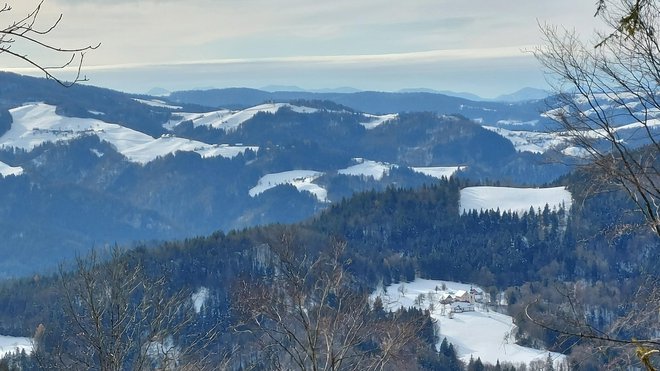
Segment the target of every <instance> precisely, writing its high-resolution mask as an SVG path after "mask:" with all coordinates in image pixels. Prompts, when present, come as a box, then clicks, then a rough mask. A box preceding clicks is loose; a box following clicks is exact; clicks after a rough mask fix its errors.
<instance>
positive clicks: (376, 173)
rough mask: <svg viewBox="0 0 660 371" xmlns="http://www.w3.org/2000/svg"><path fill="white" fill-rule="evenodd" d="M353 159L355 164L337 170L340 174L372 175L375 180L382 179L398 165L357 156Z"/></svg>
mask: <svg viewBox="0 0 660 371" xmlns="http://www.w3.org/2000/svg"><path fill="white" fill-rule="evenodd" d="M353 161H355V162H356V164H355V165H352V166H349V167H347V168H345V169H340V170H337V173H338V174H343V175H352V176H364V177H372V178H374V179H375V180H381V179H383V177H384V176H385V175H387V174H389V172H390V170H392V168H393V167H395V166H396V165H392V164H388V163H385V162H378V161H371V160H365V159H363V158H355V159H353Z"/></svg>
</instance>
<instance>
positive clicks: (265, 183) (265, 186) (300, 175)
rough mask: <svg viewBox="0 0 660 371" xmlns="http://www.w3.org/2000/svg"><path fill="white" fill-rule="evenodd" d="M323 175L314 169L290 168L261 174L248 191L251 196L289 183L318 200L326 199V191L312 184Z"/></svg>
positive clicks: (325, 200) (324, 200)
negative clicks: (255, 183)
mask: <svg viewBox="0 0 660 371" xmlns="http://www.w3.org/2000/svg"><path fill="white" fill-rule="evenodd" d="M321 175H323V173H322V172H319V171H315V170H290V171H284V172H281V173H273V174H266V175H264V176H262V177H261V178H260V179H259V181H258V182H257V185H256V186H254V187H252V188H251V189H250V191H249V194H250V196H251V197H255V196H257V195H259V194H261V193H263V192H265V191H267V190H269V189H271V188H275V187H277V186H278V185H282V184H290V185H292V186H294V187H296V189H298V190H299V191H301V192H309V193H311V194H313V195H314V196H315V197H316V198H317V199H318V200H319V201H320V202H327V201H328V191H327V190H325V189H324V188H323V187H321V186H319V185H317V184H314V183H313V181H314V180H315V179H317V178H318V177H320V176H321Z"/></svg>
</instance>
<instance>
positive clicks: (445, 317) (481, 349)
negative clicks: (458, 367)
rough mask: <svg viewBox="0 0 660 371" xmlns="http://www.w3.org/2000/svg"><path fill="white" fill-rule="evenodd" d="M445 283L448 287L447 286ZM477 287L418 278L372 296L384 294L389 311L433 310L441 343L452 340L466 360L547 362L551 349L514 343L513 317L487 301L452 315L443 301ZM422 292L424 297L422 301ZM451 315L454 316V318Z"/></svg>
mask: <svg viewBox="0 0 660 371" xmlns="http://www.w3.org/2000/svg"><path fill="white" fill-rule="evenodd" d="M443 286H444V287H445V288H444V289H443ZM472 289H475V290H477V291H480V292H483V290H481V289H480V288H477V287H476V286H474V285H470V284H464V283H457V282H450V281H437V280H425V279H420V278H418V279H416V280H415V281H413V282H408V283H398V284H392V285H390V286H388V287H387V288H385V289H383V288H381V289H379V290H376V292H374V293H373V294H372V295H371V299H372V300H374V299H375V298H376V297H377V296H380V297H381V299H382V301H383V306H384V307H385V310H392V311H396V310H397V309H399V308H400V307H401V306H403V307H417V308H422V309H428V310H430V309H431V305H430V304H431V303H433V306H432V309H433V310H432V311H431V317H433V318H434V319H436V320H437V321H438V324H439V332H440V334H439V343H438V344H437V345H436V346H437V347H438V348H439V347H440V344H441V343H442V339H444V338H447V341H449V342H450V343H452V344H453V345H454V347H455V349H456V351H457V355H458V356H459V358H461V360H463V361H465V362H466V363H467V362H468V361H469V360H470V357H473V358H474V359H477V358H481V361H482V362H488V363H491V364H496V363H497V361H498V360H499V361H500V362H511V363H513V364H520V363H524V364H529V363H530V362H532V361H538V360H541V361H545V360H546V359H547V357H548V353H549V352H548V351H547V350H538V349H532V348H526V347H523V346H520V345H517V344H515V343H514V338H515V336H514V333H515V331H516V326H515V325H514V324H513V319H512V318H511V317H510V316H507V315H505V314H501V313H497V312H494V311H491V310H488V309H487V306H486V305H485V303H484V302H483V301H485V300H486V299H482V300H481V301H482V302H481V303H480V302H479V301H480V300H475V303H474V308H475V310H474V311H472V312H463V313H452V315H451V316H450V315H449V312H450V307H449V306H448V305H447V306H445V305H443V304H441V303H440V300H441V299H442V298H443V297H446V296H447V295H456V294H457V293H459V292H461V291H463V292H470V290H472ZM420 295H421V297H422V298H423V300H421V301H420V299H419V298H420ZM450 317H451V318H450ZM549 354H550V356H551V357H552V358H553V359H554V360H555V364H556V365H559V364H560V363H562V362H564V361H565V356H563V355H562V354H559V353H552V352H550V353H549Z"/></svg>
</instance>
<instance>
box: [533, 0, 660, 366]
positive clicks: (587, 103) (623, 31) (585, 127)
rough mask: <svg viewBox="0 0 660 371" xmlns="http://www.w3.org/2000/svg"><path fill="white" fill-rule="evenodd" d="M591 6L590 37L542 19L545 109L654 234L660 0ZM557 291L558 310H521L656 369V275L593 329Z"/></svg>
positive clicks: (658, 214)
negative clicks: (600, 28) (600, 26)
mask: <svg viewBox="0 0 660 371" xmlns="http://www.w3.org/2000/svg"><path fill="white" fill-rule="evenodd" d="M596 15H597V16H599V17H601V18H602V20H603V21H604V22H605V24H606V25H607V26H608V27H609V30H610V31H609V32H605V33H597V34H596V35H595V37H596V41H591V42H585V41H582V40H581V39H580V35H577V34H576V33H575V32H571V31H567V30H562V29H560V28H558V27H555V26H544V27H542V32H543V34H544V36H545V45H544V46H542V47H540V48H538V49H537V50H536V51H535V56H536V57H537V59H538V60H539V61H540V62H541V63H542V65H543V66H544V67H545V69H546V71H547V72H548V73H549V82H550V83H551V85H553V88H554V90H555V92H556V93H557V97H558V99H559V105H558V106H559V107H560V108H558V109H555V110H553V115H552V116H553V117H554V118H555V119H556V120H557V122H558V123H559V124H560V125H561V132H562V134H563V135H565V136H567V137H569V138H571V140H572V142H573V145H574V146H575V147H577V148H578V149H579V150H578V151H577V153H578V154H579V156H580V157H582V158H586V159H587V160H588V161H587V165H585V166H586V168H587V171H589V172H590V174H592V176H593V178H594V179H595V180H596V181H597V183H598V185H597V186H598V187H604V188H612V187H614V188H618V189H621V190H624V191H625V192H626V193H627V195H628V196H629V198H630V199H631V200H632V201H633V202H634V204H635V206H636V207H635V210H636V211H638V212H639V213H641V215H643V217H644V220H645V221H646V224H647V225H648V226H649V227H650V229H651V231H652V232H653V233H654V234H655V236H657V237H660V172H659V171H660V159H659V158H658V156H659V155H660V90H659V89H660V44H659V40H658V34H657V31H658V30H659V29H660V3H659V2H658V1H657V0H611V1H610V0H600V1H598V10H597V13H596ZM592 186H593V185H592ZM566 298H567V299H566V300H565V301H564V302H563V303H562V304H561V306H563V307H564V308H563V309H564V312H565V314H566V315H565V316H560V317H561V318H543V317H540V315H539V312H534V311H530V307H528V308H527V310H526V311H525V312H526V315H527V317H528V318H529V319H530V320H532V321H533V322H534V323H536V324H537V325H540V326H542V327H544V328H546V329H548V330H552V331H558V332H559V333H561V334H563V335H564V336H568V337H573V338H579V339H582V340H588V341H590V342H591V344H592V345H593V346H594V349H614V348H618V347H620V348H624V349H626V350H627V351H628V352H627V353H628V354H633V353H636V355H637V357H636V361H637V362H639V363H640V366H643V367H646V368H647V369H648V370H655V366H654V362H653V357H655V356H657V355H658V354H659V353H660V338H658V332H657V329H658V327H657V319H658V308H659V307H660V285H659V280H658V278H657V277H656V276H653V275H652V276H650V277H648V278H647V280H646V282H645V283H644V284H642V286H641V287H640V290H639V293H638V295H637V297H636V298H634V300H633V301H631V302H630V303H621V307H620V308H624V307H625V310H626V314H625V315H623V316H621V317H619V318H616V319H614V320H613V321H612V323H610V326H609V327H608V328H606V329H603V328H600V329H596V328H594V327H593V326H592V325H591V324H589V322H588V321H586V319H584V318H583V317H584V316H583V315H581V313H583V312H582V310H584V308H583V307H580V306H579V305H578V304H579V303H578V302H576V301H575V300H574V299H571V295H567V296H566ZM560 309H561V308H560ZM560 312H561V311H559V312H555V313H560ZM557 320H559V322H558V321H557ZM601 347H604V348H601ZM608 347H609V348H608ZM631 349H635V350H636V352H632V351H630V350H631ZM656 358H657V357H656Z"/></svg>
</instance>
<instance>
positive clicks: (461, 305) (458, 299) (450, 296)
mask: <svg viewBox="0 0 660 371" xmlns="http://www.w3.org/2000/svg"><path fill="white" fill-rule="evenodd" d="M483 301H484V293H483V291H481V289H478V288H470V290H469V291H465V290H457V291H447V292H443V293H442V294H441V295H440V304H442V305H443V306H447V305H449V307H450V308H451V310H450V312H451V313H462V312H473V311H474V305H475V303H483Z"/></svg>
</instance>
